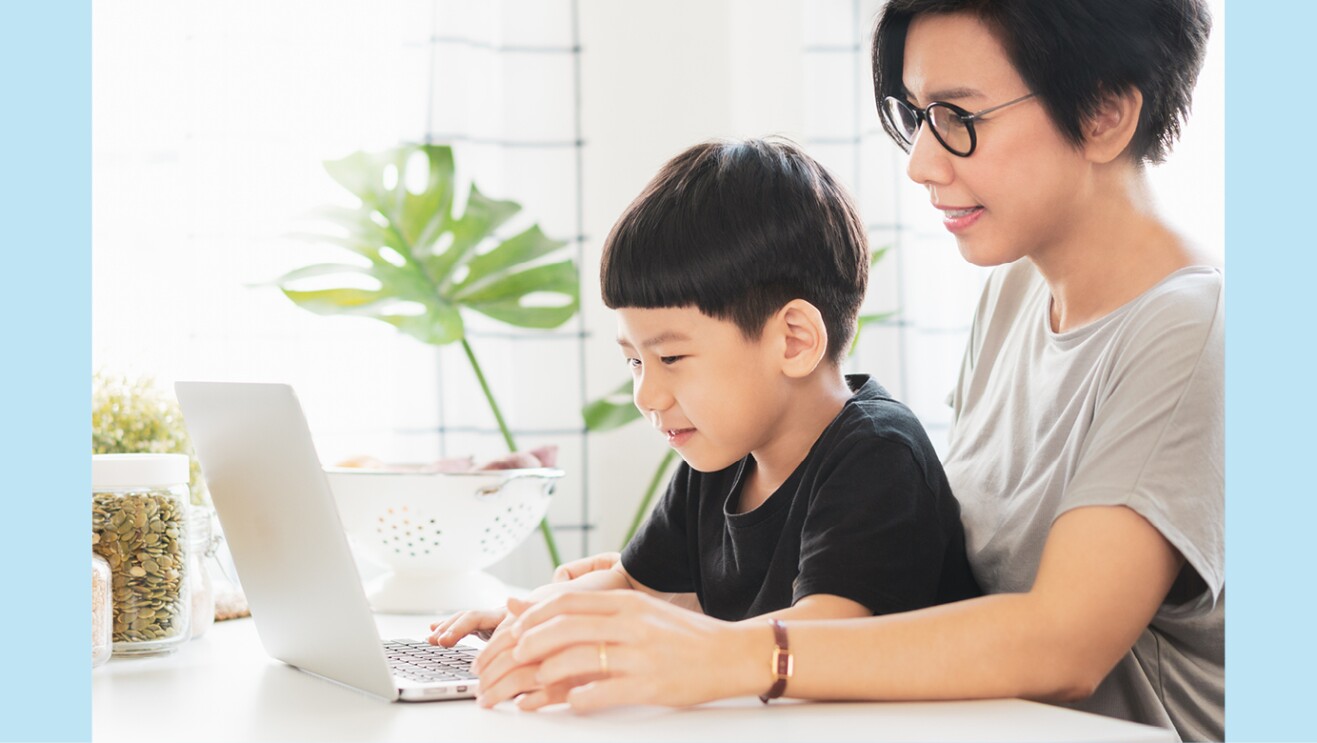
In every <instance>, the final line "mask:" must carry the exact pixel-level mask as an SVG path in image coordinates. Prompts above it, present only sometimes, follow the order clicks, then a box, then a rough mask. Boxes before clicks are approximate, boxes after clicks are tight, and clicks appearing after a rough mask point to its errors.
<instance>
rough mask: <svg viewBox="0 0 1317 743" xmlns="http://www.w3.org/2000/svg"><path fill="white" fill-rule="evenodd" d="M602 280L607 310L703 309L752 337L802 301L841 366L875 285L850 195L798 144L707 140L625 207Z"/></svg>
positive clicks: (607, 253)
mask: <svg viewBox="0 0 1317 743" xmlns="http://www.w3.org/2000/svg"><path fill="white" fill-rule="evenodd" d="M599 277H600V285H601V288H602V291H603V298H604V304H606V305H607V306H608V307H610V308H613V309H617V308H619V307H643V308H656V307H689V306H694V307H696V308H698V309H699V310H700V312H703V313H704V314H705V315H708V316H710V317H714V318H717V319H720V320H729V321H731V322H733V323H735V324H736V326H737V327H738V328H740V330H741V332H742V333H743V334H744V335H745V337H747V338H750V339H756V338H759V337H760V334H761V333H762V331H763V329H764V323H765V322H767V321H768V318H769V317H771V316H772V315H773V313H775V312H777V311H778V310H779V309H781V308H782V306H783V305H785V304H786V303H787V302H790V301H791V300H793V299H803V300H805V301H807V302H809V303H810V304H812V305H814V306H815V307H817V308H818V309H819V312H820V313H821V314H822V315H823V321H824V322H825V323H826V325H827V329H828V358H829V359H830V360H832V361H833V362H834V363H840V362H841V360H842V359H844V358H845V356H846V353H847V351H848V349H849V347H850V342H851V338H852V337H853V336H854V334H855V322H856V316H857V315H858V314H859V311H860V303H861V302H862V301H864V293H865V288H866V287H867V285H868V281H869V249H868V240H867V238H866V236H865V228H864V223H863V222H862V221H861V220H860V217H859V214H858V212H857V211H856V209H855V206H854V204H853V203H852V202H851V199H850V196H849V195H847V193H846V190H845V189H844V188H843V187H842V185H841V184H840V183H838V182H837V181H836V180H835V179H834V178H833V177H832V175H831V174H829V173H828V171H827V170H825V169H824V168H823V166H821V165H819V164H818V163H817V162H815V161H814V159H813V158H811V157H810V156H809V155H806V154H805V153H804V152H803V151H802V150H801V149H800V148H799V147H797V146H795V145H794V144H791V143H790V142H786V141H782V140H777V139H773V140H761V139H749V140H744V141H718V142H706V143H703V144H698V145H695V146H694V147H691V148H690V149H688V150H686V151H685V152H682V153H681V154H680V155H677V156H676V157H674V158H673V159H672V160H670V161H668V163H667V164H666V165H664V166H663V168H662V169H661V170H659V173H658V175H657V176H655V177H654V179H653V180H652V181H650V183H649V185H648V186H646V188H645V190H644V192H643V193H641V194H640V196H638V197H637V198H636V200H635V201H633V202H631V205H630V206H629V207H627V210H626V212H625V213H623V214H622V216H621V218H620V219H618V221H617V224H615V225H614V226H613V229H612V232H610V233H609V235H608V239H607V240H606V241H605V242H604V251H603V260H602V265H601V267H600V271H599Z"/></svg>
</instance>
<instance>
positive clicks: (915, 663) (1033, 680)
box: [727, 594, 1106, 700]
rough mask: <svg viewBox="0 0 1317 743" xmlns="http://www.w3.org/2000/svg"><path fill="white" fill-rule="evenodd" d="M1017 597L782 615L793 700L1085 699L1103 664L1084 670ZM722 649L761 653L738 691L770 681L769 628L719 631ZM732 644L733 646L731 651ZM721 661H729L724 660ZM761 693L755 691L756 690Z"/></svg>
mask: <svg viewBox="0 0 1317 743" xmlns="http://www.w3.org/2000/svg"><path fill="white" fill-rule="evenodd" d="M1036 603H1037V602H1035V601H1031V598H1030V596H1029V595H1027V594H1002V595H996V596H987V597H983V598H979V599H973V600H969V601H962V602H959V603H956V604H947V605H944V606H939V607H933V608H930V609H924V610H920V611H916V612H909V613H906V614H899V615H893V616H888V617H874V618H868V619H858V620H857V619H846V620H828V621H800V622H789V623H788V629H789V640H790V646H791V652H792V654H793V655H794V657H795V660H794V664H795V667H794V675H793V677H792V679H791V681H790V683H789V684H788V685H787V695H788V696H791V697H796V698H803V699H890V700H908V699H975V698H993V697H1026V698H1034V699H1049V700H1066V699H1077V698H1082V697H1084V696H1087V695H1088V694H1089V693H1091V691H1092V688H1093V687H1094V686H1095V685H1096V683H1097V682H1098V681H1100V680H1101V678H1102V677H1103V676H1104V675H1105V672H1106V669H1095V668H1091V667H1086V665H1088V664H1085V663H1084V662H1083V660H1082V659H1080V658H1077V657H1076V653H1075V652H1073V648H1071V647H1067V645H1068V644H1069V638H1068V637H1066V634H1067V633H1065V632H1063V631H1059V630H1058V628H1056V627H1048V626H1046V624H1047V622H1046V621H1045V620H1041V619H1040V614H1039V612H1038V610H1037V608H1036ZM728 632H729V634H731V633H736V634H737V637H736V638H735V639H729V641H728V643H727V648H728V652H729V653H732V652H745V650H744V648H746V647H756V646H757V649H755V650H751V651H750V654H751V655H752V656H758V657H760V658H762V662H761V663H760V665H761V668H760V669H758V670H755V669H753V668H750V669H749V670H748V672H747V674H748V675H747V678H746V679H745V680H744V686H745V687H746V688H747V690H753V689H757V688H760V687H762V688H763V689H766V688H767V687H768V684H769V682H770V681H771V673H770V670H769V667H770V658H771V656H772V648H773V647H774V645H773V641H772V635H771V633H769V632H767V631H766V630H765V629H764V628H762V627H755V626H753V625H748V626H738V627H735V628H729V630H728ZM738 649H740V650H738ZM728 663H729V665H730V664H731V661H730V660H729V661H728ZM761 690H762V689H761Z"/></svg>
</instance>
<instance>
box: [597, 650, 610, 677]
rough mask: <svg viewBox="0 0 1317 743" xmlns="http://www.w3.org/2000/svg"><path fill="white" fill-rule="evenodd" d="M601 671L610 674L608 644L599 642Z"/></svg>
mask: <svg viewBox="0 0 1317 743" xmlns="http://www.w3.org/2000/svg"><path fill="white" fill-rule="evenodd" d="M599 672H600V673H602V674H603V675H605V676H607V675H608V646H607V645H605V644H604V643H602V642H601V643H599Z"/></svg>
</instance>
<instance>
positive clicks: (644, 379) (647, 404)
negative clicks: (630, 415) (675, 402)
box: [632, 371, 672, 418]
mask: <svg viewBox="0 0 1317 743" xmlns="http://www.w3.org/2000/svg"><path fill="white" fill-rule="evenodd" d="M632 399H633V400H635V403H636V407H637V408H638V409H639V410H640V413H641V414H642V415H644V416H645V417H646V418H649V414H650V413H654V412H661V411H664V410H667V409H668V408H669V407H671V406H672V395H670V394H669V393H668V392H667V390H665V389H663V387H662V386H661V385H659V384H658V383H657V381H656V380H654V379H653V378H652V377H650V376H649V375H647V374H645V373H644V372H643V371H642V372H640V373H639V374H637V375H636V381H635V389H634V391H633V394H632Z"/></svg>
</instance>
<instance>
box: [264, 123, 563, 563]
mask: <svg viewBox="0 0 1317 743" xmlns="http://www.w3.org/2000/svg"><path fill="white" fill-rule="evenodd" d="M325 169H326V170H327V171H329V175H330V177H332V178H333V179H334V180H335V181H337V182H338V183H339V185H341V186H343V187H344V188H346V189H347V190H348V191H350V192H351V193H352V194H353V195H354V196H356V197H357V199H358V200H359V201H360V203H359V205H358V206H357V207H356V208H349V209H344V208H334V209H329V210H326V211H325V212H324V216H325V217H326V218H327V219H329V220H330V221H332V222H334V223H336V224H337V225H338V227H339V228H340V232H339V233H338V234H320V235H310V236H303V237H310V238H312V239H314V240H316V241H319V242H327V243H331V244H334V245H337V246H339V247H341V248H344V249H346V250H348V251H351V252H352V253H355V254H356V255H358V256H360V257H361V258H364V259H365V260H358V261H357V262H356V263H317V264H315V265H311V266H304V267H303V268H299V269H297V270H295V271H290V272H288V273H286V274H284V275H283V276H281V277H280V278H278V279H277V280H276V281H275V284H277V285H278V286H279V288H280V289H281V290H283V293H284V294H285V295H286V296H287V297H288V298H289V299H291V300H292V301H293V302H295V303H297V305H298V306H300V307H302V308H304V309H307V310H310V311H311V312H315V313H318V314H322V315H356V316H360V317H372V318H375V319H377V320H381V321H383V322H387V323H389V324H391V325H393V326H395V327H397V328H398V330H400V331H402V332H404V333H406V334H408V335H410V336H412V337H414V338H417V339H419V340H421V341H424V342H426V343H432V344H435V345H444V344H447V343H453V342H455V341H456V342H460V343H461V345H462V350H463V351H464V352H465V353H466V357H467V360H468V361H470V362H471V370H472V371H473V372H475V376H476V379H477V381H478V382H479V383H480V389H481V392H483V393H484V395H485V400H486V401H487V402H488V403H489V407H490V412H492V413H493V414H494V419H495V421H497V423H498V427H499V431H500V432H501V433H502V435H503V440H504V442H505V443H506V444H507V446H508V451H517V450H518V449H517V443H516V441H515V440H514V439H513V436H512V431H511V430H510V429H509V428H508V425H507V421H506V420H505V419H504V417H503V413H502V411H501V410H500V409H499V406H498V401H497V400H495V398H494V393H493V391H492V390H491V389H490V387H489V382H488V380H486V378H485V374H484V371H482V370H481V368H480V363H479V361H477V359H476V355H475V351H474V350H473V349H472V348H471V344H470V342H468V340H467V338H466V329H465V323H464V322H463V320H462V310H463V309H464V308H465V309H467V310H472V311H475V312H479V313H481V314H484V315H486V316H488V317H492V318H494V319H495V320H499V321H501V322H505V323H507V324H509V325H516V326H518V327H523V328H556V327H558V326H559V325H562V324H563V323H565V322H567V320H569V319H570V318H571V317H572V316H573V315H575V314H576V310H577V308H578V307H579V305H580V285H579V282H578V280H577V272H576V265H575V264H574V263H573V262H572V261H571V260H559V261H552V260H549V258H550V256H551V255H552V254H553V253H555V252H557V251H558V250H559V249H561V248H562V247H563V246H564V245H566V243H565V242H563V241H561V240H553V239H551V238H549V237H547V236H545V234H544V233H543V232H541V231H540V228H539V226H538V225H532V226H531V227H529V228H528V229H526V230H524V231H522V232H520V233H518V234H516V235H513V236H512V237H509V238H507V239H505V240H503V241H501V242H497V239H496V238H495V236H494V233H495V232H496V231H497V230H498V229H499V228H500V227H502V226H503V225H504V224H506V223H507V221H508V220H509V219H511V218H512V217H513V216H514V215H515V214H516V213H517V212H519V211H521V207H520V206H519V205H517V204H516V203H515V202H512V201H500V200H498V199H491V198H489V197H488V196H485V195H484V194H482V193H481V192H480V189H478V188H476V187H475V185H474V184H473V185H472V186H471V191H470V194H469V195H468V196H467V200H466V205H465V207H463V208H462V213H461V215H460V216H459V215H457V214H454V213H453V196H454V193H455V191H456V188H457V185H456V179H455V178H454V176H453V171H454V167H453V150H452V148H451V147H448V146H446V145H410V146H405V147H397V148H394V149H392V150H387V151H384V152H374V153H372V152H358V153H355V154H352V155H349V156H348V157H345V158H343V159H342V160H333V161H330V162H328V163H325ZM335 278H338V279H339V281H337V282H335V281H334V279H335ZM312 279H314V280H316V283H317V284H326V283H327V284H335V283H337V284H338V286H330V287H329V288H321V287H317V288H305V284H306V282H308V281H309V280H312ZM363 284H364V285H365V286H364V287H363V286H362V285H363ZM546 299H547V300H549V301H545V300H546ZM540 533H541V534H542V535H543V537H544V544H545V546H546V547H547V548H548V550H549V558H550V559H551V560H552V562H553V566H554V567H555V568H556V567H558V565H560V564H562V559H561V557H560V556H559V554H558V546H557V544H556V542H555V540H554V537H553V531H552V529H551V528H550V527H549V524H548V521H543V520H542V521H541V522H540Z"/></svg>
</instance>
